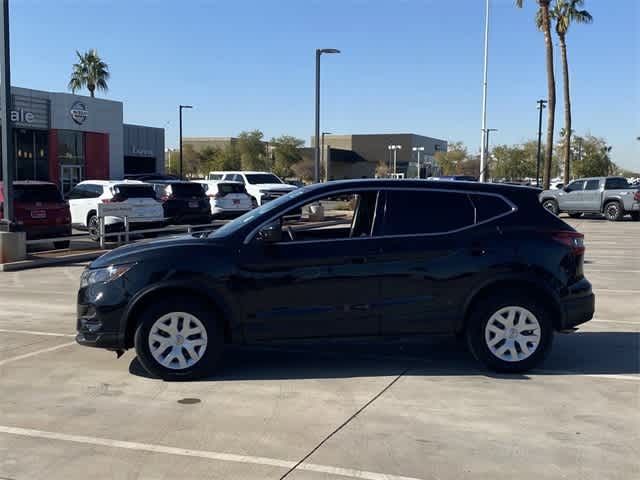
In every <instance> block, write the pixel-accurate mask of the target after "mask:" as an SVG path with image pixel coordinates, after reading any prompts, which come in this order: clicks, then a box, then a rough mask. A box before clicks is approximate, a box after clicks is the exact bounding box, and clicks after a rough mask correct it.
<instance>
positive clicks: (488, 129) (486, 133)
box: [480, 128, 498, 180]
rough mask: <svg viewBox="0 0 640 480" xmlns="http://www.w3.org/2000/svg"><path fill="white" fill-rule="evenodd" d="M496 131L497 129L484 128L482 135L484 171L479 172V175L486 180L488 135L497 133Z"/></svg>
mask: <svg viewBox="0 0 640 480" xmlns="http://www.w3.org/2000/svg"><path fill="white" fill-rule="evenodd" d="M497 131H498V129H497V128H486V129H485V131H484V133H485V135H484V146H483V148H484V156H485V162H484V170H483V171H481V172H480V175H481V176H483V177H484V178H485V180H486V175H487V171H488V170H489V134H490V133H491V132H497Z"/></svg>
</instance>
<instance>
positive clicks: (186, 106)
mask: <svg viewBox="0 0 640 480" xmlns="http://www.w3.org/2000/svg"><path fill="white" fill-rule="evenodd" d="M183 108H193V107H192V106H191V105H179V107H178V111H179V117H180V178H182V109H183Z"/></svg>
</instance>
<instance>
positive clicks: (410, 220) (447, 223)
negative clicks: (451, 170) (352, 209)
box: [383, 190, 475, 235]
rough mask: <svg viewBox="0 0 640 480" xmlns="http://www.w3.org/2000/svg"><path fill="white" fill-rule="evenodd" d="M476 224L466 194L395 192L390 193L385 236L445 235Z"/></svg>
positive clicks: (386, 212)
mask: <svg viewBox="0 0 640 480" xmlns="http://www.w3.org/2000/svg"><path fill="white" fill-rule="evenodd" d="M474 223H475V211H474V207H473V205H472V204H471V201H470V200H469V196H468V195H467V194H466V193H453V192H439V191H432V192H430V191H418V190H408V191H407V190H403V191H401V190H391V191H388V192H387V201H386V205H385V215H384V227H383V233H384V235H411V234H421V233H444V232H450V231H452V230H458V229H460V228H464V227H468V226H471V225H473V224H474Z"/></svg>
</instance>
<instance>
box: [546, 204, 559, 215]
mask: <svg viewBox="0 0 640 480" xmlns="http://www.w3.org/2000/svg"><path fill="white" fill-rule="evenodd" d="M542 206H543V207H544V208H545V209H547V210H549V211H550V212H551V213H553V214H554V215H558V214H559V213H560V210H559V209H558V202H556V201H555V200H545V201H544V202H542Z"/></svg>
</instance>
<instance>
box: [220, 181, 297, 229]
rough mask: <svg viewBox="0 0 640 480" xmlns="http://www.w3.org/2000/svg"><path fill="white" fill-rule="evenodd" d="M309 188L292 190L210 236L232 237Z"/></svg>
mask: <svg viewBox="0 0 640 480" xmlns="http://www.w3.org/2000/svg"><path fill="white" fill-rule="evenodd" d="M307 191H308V188H299V189H297V190H292V191H291V192H289V193H287V194H286V195H283V196H281V197H279V198H277V199H275V200H272V201H270V202H267V203H265V204H264V205H262V206H260V207H258V208H256V209H254V210H250V211H248V212H247V213H245V214H244V215H242V216H240V217H238V218H236V219H235V220H234V221H233V222H229V223H227V224H226V225H223V226H222V227H220V228H219V229H218V230H215V231H213V232H211V233H210V234H209V236H210V237H226V236H228V235H232V234H234V233H235V232H237V231H238V230H240V229H241V228H242V227H244V226H245V225H246V224H247V223H249V222H252V221H253V220H255V219H256V218H258V217H260V216H262V215H266V214H268V213H269V212H271V211H274V210H276V209H277V208H279V207H280V206H281V205H283V204H285V203H287V202H288V201H289V200H291V199H293V198H296V197H299V196H300V195H302V194H304V193H306V192H307Z"/></svg>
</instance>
